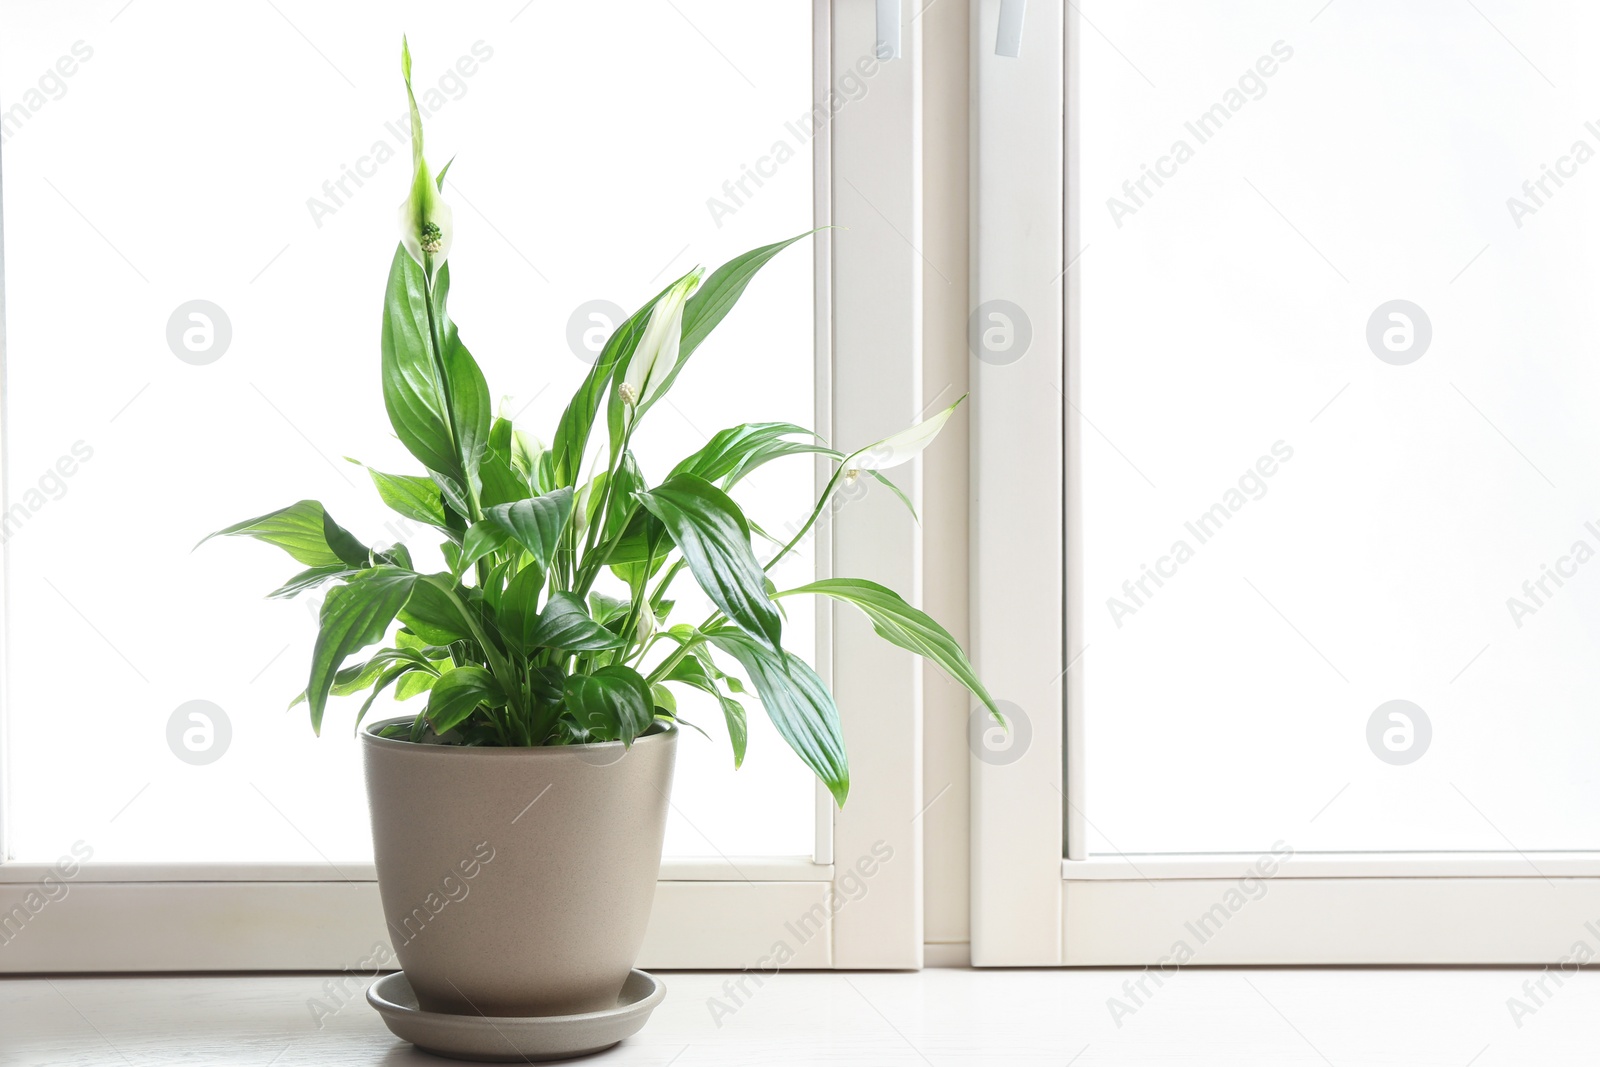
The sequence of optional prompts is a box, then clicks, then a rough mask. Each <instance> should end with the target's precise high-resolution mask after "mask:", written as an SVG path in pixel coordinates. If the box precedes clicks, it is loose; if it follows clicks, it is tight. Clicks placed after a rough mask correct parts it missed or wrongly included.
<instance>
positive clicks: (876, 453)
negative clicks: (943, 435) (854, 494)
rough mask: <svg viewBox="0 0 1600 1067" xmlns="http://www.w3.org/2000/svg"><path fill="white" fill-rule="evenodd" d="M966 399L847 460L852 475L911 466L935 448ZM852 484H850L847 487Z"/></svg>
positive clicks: (963, 395) (959, 399)
mask: <svg viewBox="0 0 1600 1067" xmlns="http://www.w3.org/2000/svg"><path fill="white" fill-rule="evenodd" d="M965 399H966V395H965V394H962V396H961V397H959V398H958V399H957V400H956V402H955V403H954V404H951V405H950V406H949V407H947V408H945V409H944V410H943V411H941V412H939V413H938V414H937V415H933V416H931V417H929V418H926V419H923V420H922V421H921V422H919V423H917V424H916V425H915V426H909V427H907V428H906V429H904V430H901V431H900V432H899V433H897V434H894V435H892V436H889V437H885V438H884V439H883V440H881V441H879V442H878V443H877V444H874V445H868V446H867V447H866V448H863V449H862V450H861V451H859V452H857V453H855V454H854V455H852V456H850V457H849V458H848V459H846V460H845V462H846V463H848V464H849V465H850V475H851V476H859V472H860V471H881V470H888V469H889V468H890V467H898V466H900V464H902V463H908V462H910V461H911V460H913V459H915V458H916V457H917V456H919V455H921V454H922V450H923V449H925V448H927V447H928V446H929V445H931V444H933V439H934V438H935V437H938V436H939V431H940V430H942V429H944V424H945V423H946V422H949V421H950V416H951V415H954V414H955V413H956V408H958V407H960V406H961V401H963V400H965ZM846 484H849V483H846Z"/></svg>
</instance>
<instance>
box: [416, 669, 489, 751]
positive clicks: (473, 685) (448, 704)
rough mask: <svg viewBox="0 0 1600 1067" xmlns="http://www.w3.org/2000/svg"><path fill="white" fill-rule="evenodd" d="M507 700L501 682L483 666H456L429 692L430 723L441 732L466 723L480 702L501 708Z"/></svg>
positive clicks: (436, 731)
mask: <svg viewBox="0 0 1600 1067" xmlns="http://www.w3.org/2000/svg"><path fill="white" fill-rule="evenodd" d="M505 702H506V697H505V693H504V691H502V690H501V688H500V683H499V682H497V681H495V678H494V675H492V674H490V673H489V672H488V671H486V670H484V669H483V668H482V667H457V668H456V669H455V670H453V671H451V672H450V673H449V674H446V675H445V676H443V677H442V678H440V679H439V680H438V681H437V682H434V683H433V689H432V691H431V692H429V694H428V722H429V723H431V724H432V725H433V732H434V733H436V734H442V733H444V732H445V731H446V730H452V729H454V728H455V727H457V726H459V725H461V724H462V723H463V722H465V721H466V720H467V719H468V718H469V717H470V716H471V715H472V713H473V712H474V711H476V710H477V707H478V705H479V704H487V705H489V706H490V707H499V706H501V705H503V704H504V703H505Z"/></svg>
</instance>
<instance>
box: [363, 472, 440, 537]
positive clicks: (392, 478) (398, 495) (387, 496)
mask: <svg viewBox="0 0 1600 1067" xmlns="http://www.w3.org/2000/svg"><path fill="white" fill-rule="evenodd" d="M367 474H368V475H369V476H370V477H371V478H372V484H373V485H375V486H377V488H378V496H379V498H380V499H382V501H383V502H384V503H385V504H387V505H388V506H389V508H390V509H391V510H393V511H396V512H398V513H399V514H401V515H403V516H405V517H406V518H408V519H410V520H411V521H412V522H421V523H426V524H427V525H429V526H437V527H439V528H440V529H448V528H449V527H448V526H447V525H446V523H445V516H444V499H443V498H442V497H441V496H440V495H439V487H438V485H436V484H435V483H434V481H433V479H432V478H423V477H421V476H420V475H416V474H385V473H383V472H382V471H376V470H373V469H372V468H371V467H368V468H367Z"/></svg>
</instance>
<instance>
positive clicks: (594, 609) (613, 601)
mask: <svg viewBox="0 0 1600 1067" xmlns="http://www.w3.org/2000/svg"><path fill="white" fill-rule="evenodd" d="M632 608H633V601H632V600H630V599H628V598H627V597H616V596H607V595H606V594H605V593H590V594H589V612H590V614H592V615H593V616H594V619H595V621H596V622H601V623H605V622H610V621H611V620H612V619H614V618H616V617H617V616H619V615H626V614H627V613H628V612H629V611H630V610H631V609H632Z"/></svg>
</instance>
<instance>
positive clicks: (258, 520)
mask: <svg viewBox="0 0 1600 1067" xmlns="http://www.w3.org/2000/svg"><path fill="white" fill-rule="evenodd" d="M239 536H244V537H254V538H255V539H256V540H257V541H265V542H266V543H267V544H269V545H277V546H278V547H279V548H281V549H283V550H284V551H285V552H287V553H289V555H291V556H293V557H294V558H295V559H297V560H299V561H300V562H301V563H304V564H305V565H306V566H308V567H327V566H331V565H333V564H335V563H343V564H345V565H346V566H349V567H365V566H366V565H367V564H368V563H369V562H370V559H369V555H370V550H369V549H368V548H367V546H366V545H364V544H362V543H361V542H360V541H358V540H356V538H355V536H354V535H353V534H351V533H350V531H349V530H346V529H345V528H344V527H343V526H340V525H339V524H338V523H336V522H334V521H333V519H332V518H330V517H329V515H328V513H327V511H326V510H324V508H323V507H322V504H321V503H319V502H318V501H315V500H301V501H298V502H296V503H294V504H290V505H289V506H288V507H286V508H279V509H278V510H277V511H269V512H268V513H267V514H265V515H257V516H256V517H255V518H253V519H246V520H245V521H244V522H236V523H234V524H233V525H232V526H229V527H227V528H226V529H222V530H218V531H217V532H216V533H213V534H207V535H206V536H205V537H203V538H202V539H201V540H200V543H199V544H197V545H195V547H196V548H199V547H200V545H203V544H205V543H206V542H207V541H209V540H211V539H212V538H213V537H239Z"/></svg>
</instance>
